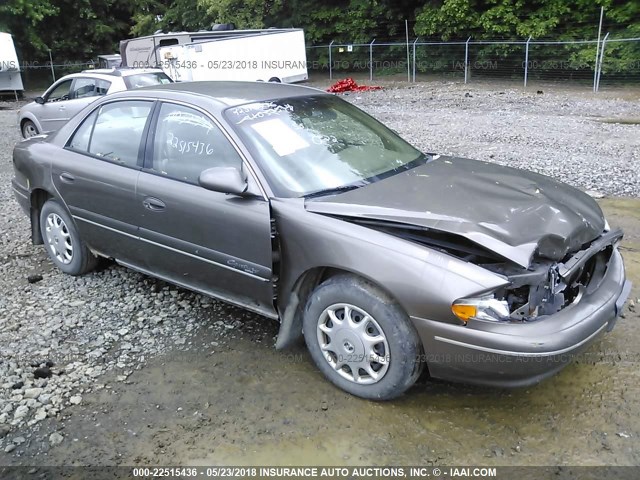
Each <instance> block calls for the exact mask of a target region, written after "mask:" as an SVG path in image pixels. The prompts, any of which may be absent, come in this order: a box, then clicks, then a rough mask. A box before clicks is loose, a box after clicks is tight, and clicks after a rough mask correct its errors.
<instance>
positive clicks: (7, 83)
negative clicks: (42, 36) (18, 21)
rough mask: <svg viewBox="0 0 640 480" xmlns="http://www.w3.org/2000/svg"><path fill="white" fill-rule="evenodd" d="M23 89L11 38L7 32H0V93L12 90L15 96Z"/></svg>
mask: <svg viewBox="0 0 640 480" xmlns="http://www.w3.org/2000/svg"><path fill="white" fill-rule="evenodd" d="M23 90H24V87H23V85H22V76H21V75H20V64H19V63H18V55H17V54H16V49H15V46H14V45H13V38H11V34H9V33H2V32H0V94H3V93H8V92H12V93H13V94H14V95H16V97H17V96H18V95H19V94H21V93H22V91H23Z"/></svg>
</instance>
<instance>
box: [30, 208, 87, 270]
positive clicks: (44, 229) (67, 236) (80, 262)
mask: <svg viewBox="0 0 640 480" xmlns="http://www.w3.org/2000/svg"><path fill="white" fill-rule="evenodd" d="M40 231H41V233H42V239H43V240H44V244H45V247H46V249H47V254H48V255H49V258H50V259H51V261H52V262H53V263H54V264H55V265H56V266H57V267H58V268H59V269H60V270H62V271H63V272H64V273H67V274H69V275H82V274H84V273H87V272H90V271H91V270H93V269H94V268H95V267H96V266H97V264H98V259H97V257H95V256H94V255H93V254H92V253H91V251H90V250H89V248H88V247H87V246H86V245H85V243H84V242H83V241H82V240H81V239H80V235H79V234H78V232H77V230H76V228H75V226H74V225H73V222H72V221H71V218H70V217H69V214H67V212H66V211H65V209H64V208H62V206H61V205H60V204H59V203H58V202H56V201H54V200H48V201H47V202H46V203H45V204H44V205H43V207H42V210H41V212H40Z"/></svg>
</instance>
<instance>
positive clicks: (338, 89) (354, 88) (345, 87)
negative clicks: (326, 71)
mask: <svg viewBox="0 0 640 480" xmlns="http://www.w3.org/2000/svg"><path fill="white" fill-rule="evenodd" d="M372 90H382V87H371V86H367V85H358V84H357V83H356V81H355V80H354V79H353V78H345V79H344V80H338V81H337V82H336V83H334V84H333V85H331V86H330V87H329V88H327V92H329V93H344V92H370V91H372Z"/></svg>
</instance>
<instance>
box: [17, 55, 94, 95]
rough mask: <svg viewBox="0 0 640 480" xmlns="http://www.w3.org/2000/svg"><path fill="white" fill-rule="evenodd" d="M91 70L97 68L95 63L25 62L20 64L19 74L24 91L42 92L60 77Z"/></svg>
mask: <svg viewBox="0 0 640 480" xmlns="http://www.w3.org/2000/svg"><path fill="white" fill-rule="evenodd" d="M92 68H98V65H97V63H95V62H93V61H88V62H77V61H76V62H56V61H55V60H50V61H43V62H38V61H33V62H29V61H25V62H22V63H21V64H20V73H21V74H22V81H23V83H24V85H25V89H26V90H44V89H46V88H47V87H48V86H49V85H51V84H52V83H53V82H54V81H56V80H58V79H59V78H60V77H63V76H65V75H68V74H70V73H78V72H81V71H82V70H88V69H92Z"/></svg>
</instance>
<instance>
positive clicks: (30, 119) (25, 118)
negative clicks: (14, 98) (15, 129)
mask: <svg viewBox="0 0 640 480" xmlns="http://www.w3.org/2000/svg"><path fill="white" fill-rule="evenodd" d="M23 115H24V116H23V117H21V118H20V124H19V125H20V135H22V128H23V127H24V124H25V122H31V123H33V124H34V125H35V126H36V128H37V129H38V133H42V125H40V122H39V121H38V119H37V118H36V116H35V115H33V114H32V113H30V112H27V113H24V114H23Z"/></svg>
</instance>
